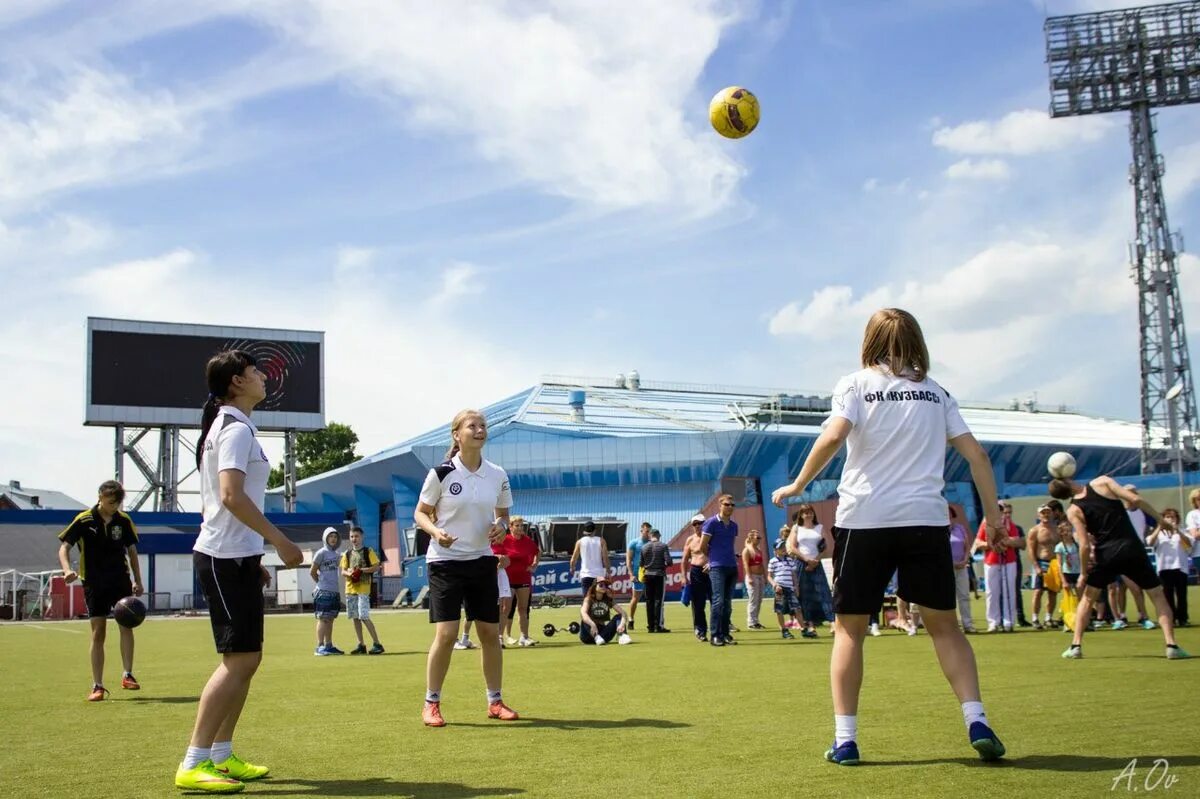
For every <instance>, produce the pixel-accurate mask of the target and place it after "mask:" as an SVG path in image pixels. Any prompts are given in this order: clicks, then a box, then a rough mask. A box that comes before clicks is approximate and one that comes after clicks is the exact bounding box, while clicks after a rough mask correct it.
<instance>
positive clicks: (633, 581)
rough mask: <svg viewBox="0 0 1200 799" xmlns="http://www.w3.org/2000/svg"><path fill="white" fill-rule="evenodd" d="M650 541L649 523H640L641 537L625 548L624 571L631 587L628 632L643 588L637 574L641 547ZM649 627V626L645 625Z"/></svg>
mask: <svg viewBox="0 0 1200 799" xmlns="http://www.w3.org/2000/svg"><path fill="white" fill-rule="evenodd" d="M649 541H650V522H642V531H641V536H640V537H638V538H635V539H634V540H633V542H632V543H631V544H630V545H629V546H628V547H626V548H625V570H626V571H627V572H629V581H630V585H631V586H632V587H631V589H630V592H631V593H632V594H633V596H632V597H631V598H630V600H629V624H628V627H629V629H630V630H632V629H633V620H634V619H635V618H637V606H638V599H639V598H641V594H642V591H644V590H645V588H646V587H645V586H644V585H642V575H641V574H640V573H639V572H640V571H641V568H642V547H644V546H645V545H646V543H647V542H649ZM647 626H649V625H647Z"/></svg>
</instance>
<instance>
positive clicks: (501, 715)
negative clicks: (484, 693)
mask: <svg viewBox="0 0 1200 799" xmlns="http://www.w3.org/2000/svg"><path fill="white" fill-rule="evenodd" d="M488 718H489V719H500V720H501V721H516V720H517V719H519V718H521V717H520V716H518V715H517V711H515V710H513V709H512V708H511V707H509V706H508V705H506V704H504V703H503V702H492V703H491V704H490V705H488Z"/></svg>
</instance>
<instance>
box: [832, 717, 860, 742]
mask: <svg viewBox="0 0 1200 799" xmlns="http://www.w3.org/2000/svg"><path fill="white" fill-rule="evenodd" d="M856 738H858V716H834V717H833V745H834V746H841V745H842V744H844V743H846V741H853V740H855V739H856Z"/></svg>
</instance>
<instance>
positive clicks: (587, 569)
mask: <svg viewBox="0 0 1200 799" xmlns="http://www.w3.org/2000/svg"><path fill="white" fill-rule="evenodd" d="M605 574H606V570H605V568H604V558H602V557H600V536H598V535H585V536H584V537H583V538H581V539H579V576H580V577H591V578H592V579H599V578H601V577H603V576H604V575H605Z"/></svg>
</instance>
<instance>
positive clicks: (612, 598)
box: [584, 580, 617, 605]
mask: <svg viewBox="0 0 1200 799" xmlns="http://www.w3.org/2000/svg"><path fill="white" fill-rule="evenodd" d="M599 587H600V581H599V580H597V581H596V582H594V583H592V584H591V585H589V586H588V590H587V596H585V597H584V599H587V600H590V601H592V602H595V601H596V589H598V588H599ZM604 587H605V588H607V589H608V601H609V602H610V603H612V604H614V605H615V604H617V595H616V594H614V593H613V587H612V584H611V583H608V582H605V583H604Z"/></svg>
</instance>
